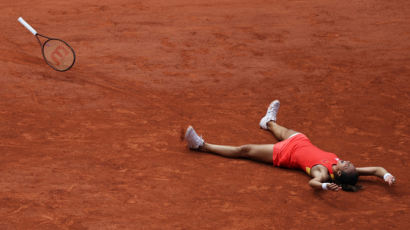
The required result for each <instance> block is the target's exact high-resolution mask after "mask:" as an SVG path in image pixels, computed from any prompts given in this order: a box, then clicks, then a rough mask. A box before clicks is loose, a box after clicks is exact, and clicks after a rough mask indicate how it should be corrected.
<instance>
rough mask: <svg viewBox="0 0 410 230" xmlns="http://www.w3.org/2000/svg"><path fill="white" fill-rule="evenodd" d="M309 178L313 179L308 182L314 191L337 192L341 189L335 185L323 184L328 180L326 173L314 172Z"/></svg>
mask: <svg viewBox="0 0 410 230" xmlns="http://www.w3.org/2000/svg"><path fill="white" fill-rule="evenodd" d="M311 176H312V177H313V178H312V179H311V180H310V181H309V185H310V187H312V188H314V189H321V190H322V189H323V190H332V191H339V190H340V189H341V187H340V186H339V185H337V184H335V183H325V182H326V181H327V179H328V175H327V172H326V171H319V170H315V171H313V172H312V174H311Z"/></svg>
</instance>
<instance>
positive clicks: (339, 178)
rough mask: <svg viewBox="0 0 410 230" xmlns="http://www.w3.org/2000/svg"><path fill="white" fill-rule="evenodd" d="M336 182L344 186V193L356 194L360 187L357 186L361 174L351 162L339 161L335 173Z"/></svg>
mask: <svg viewBox="0 0 410 230" xmlns="http://www.w3.org/2000/svg"><path fill="white" fill-rule="evenodd" d="M334 176H335V182H336V184H339V185H340V186H342V189H343V190H344V191H351V192H356V191H357V190H359V188H360V186H356V183H357V180H358V179H359V174H358V173H357V171H356V168H355V167H354V165H353V164H352V162H350V161H344V160H338V161H337V164H336V167H335V171H334Z"/></svg>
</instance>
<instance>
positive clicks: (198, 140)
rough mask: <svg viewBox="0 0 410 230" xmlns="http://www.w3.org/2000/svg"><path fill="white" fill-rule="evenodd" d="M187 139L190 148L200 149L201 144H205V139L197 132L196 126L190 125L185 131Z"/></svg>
mask: <svg viewBox="0 0 410 230" xmlns="http://www.w3.org/2000/svg"><path fill="white" fill-rule="evenodd" d="M185 140H186V141H187V143H188V147H189V148H190V149H199V148H200V147H201V146H203V145H204V139H202V137H200V136H198V134H196V132H195V130H194V128H192V126H189V127H188V128H187V129H186V132H185Z"/></svg>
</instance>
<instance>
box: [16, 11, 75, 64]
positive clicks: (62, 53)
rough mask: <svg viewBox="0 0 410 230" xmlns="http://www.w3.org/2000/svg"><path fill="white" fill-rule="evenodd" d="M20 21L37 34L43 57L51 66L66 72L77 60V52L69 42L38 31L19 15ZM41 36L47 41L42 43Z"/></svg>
mask: <svg viewBox="0 0 410 230" xmlns="http://www.w3.org/2000/svg"><path fill="white" fill-rule="evenodd" d="M18 21H19V22H20V23H21V24H22V25H23V26H24V27H26V29H28V30H29V31H30V32H31V33H33V34H34V36H36V38H37V40H38V42H39V43H40V46H41V53H42V54H43V58H44V60H45V61H46V63H47V64H48V65H49V66H51V68H53V69H55V70H57V71H60V72H64V71H67V70H69V69H70V68H71V67H73V65H74V62H75V53H74V50H73V48H71V46H70V45H68V43H67V42H65V41H63V40H61V39H57V38H49V37H47V36H44V35H42V34H39V33H37V31H36V30H35V29H34V28H33V27H31V26H30V25H29V24H28V23H27V22H26V21H24V19H23V18H22V17H19V18H18ZM40 37H42V38H44V39H46V41H45V42H44V43H42V42H41V40H40Z"/></svg>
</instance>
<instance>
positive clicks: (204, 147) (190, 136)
mask: <svg viewBox="0 0 410 230" xmlns="http://www.w3.org/2000/svg"><path fill="white" fill-rule="evenodd" d="M185 140H186V141H187V143H188V147H189V148H190V149H196V150H200V151H206V152H211V153H215V154H218V155H221V156H224V157H231V158H248V159H252V160H257V161H262V162H266V163H272V157H273V156H272V155H273V144H269V145H242V146H226V145H215V144H209V143H205V141H204V140H203V139H202V137H200V136H198V134H197V133H196V132H195V130H194V128H192V126H189V127H188V129H187V131H186V133H185Z"/></svg>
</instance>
